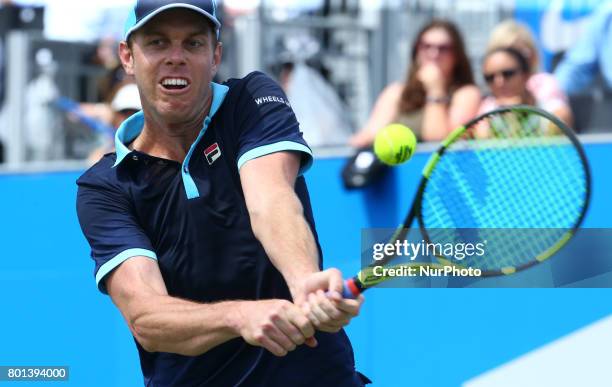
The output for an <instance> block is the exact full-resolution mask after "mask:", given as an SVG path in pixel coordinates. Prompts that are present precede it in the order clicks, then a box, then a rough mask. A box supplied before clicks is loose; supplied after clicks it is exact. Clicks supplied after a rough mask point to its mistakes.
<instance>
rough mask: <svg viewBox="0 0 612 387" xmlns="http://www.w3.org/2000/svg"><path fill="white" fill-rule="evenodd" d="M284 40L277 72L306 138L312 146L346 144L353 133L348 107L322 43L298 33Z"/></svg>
mask: <svg viewBox="0 0 612 387" xmlns="http://www.w3.org/2000/svg"><path fill="white" fill-rule="evenodd" d="M282 44H283V48H284V51H283V52H282V53H281V54H280V55H279V57H280V59H281V64H280V66H279V67H280V71H278V70H277V71H273V72H275V73H279V75H278V79H279V83H280V85H281V87H282V88H283V90H284V91H285V93H286V94H287V99H288V100H289V102H290V103H291V107H292V108H293V111H294V113H295V116H296V117H297V119H298V122H299V123H300V130H301V131H302V132H303V135H304V139H305V140H306V141H307V142H308V144H309V145H310V146H325V145H344V144H346V142H347V141H348V139H349V137H350V135H351V125H350V120H349V117H348V114H347V113H346V111H347V108H346V106H345V105H344V103H343V102H342V100H341V99H340V97H339V96H338V93H337V92H336V90H335V89H334V87H333V86H332V85H331V84H330V83H329V82H328V80H327V79H326V77H325V75H326V74H327V72H328V71H327V69H326V67H325V66H324V64H323V63H322V61H321V60H320V58H319V54H320V52H321V46H320V43H319V42H318V41H316V40H315V39H313V38H312V37H311V36H310V35H294V36H291V37H285V38H284V41H283V43H282ZM274 67H277V66H274ZM275 70H276V69H275Z"/></svg>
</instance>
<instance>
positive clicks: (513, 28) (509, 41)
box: [487, 19, 573, 125]
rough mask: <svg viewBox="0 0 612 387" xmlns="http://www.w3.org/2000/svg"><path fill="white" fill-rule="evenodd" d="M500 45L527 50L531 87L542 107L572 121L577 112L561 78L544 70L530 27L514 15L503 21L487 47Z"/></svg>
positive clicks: (528, 84) (565, 119) (493, 32)
mask: <svg viewBox="0 0 612 387" xmlns="http://www.w3.org/2000/svg"><path fill="white" fill-rule="evenodd" d="M500 47H513V48H515V49H517V50H518V51H520V52H521V54H523V56H524V57H525V59H527V62H528V63H529V71H530V73H531V75H530V77H529V79H528V80H527V90H529V92H531V93H532V94H533V96H534V98H535V99H536V100H537V101H538V103H539V104H540V107H541V108H542V109H544V110H547V111H549V112H550V113H552V114H554V115H556V116H557V117H559V118H560V119H561V120H562V121H564V122H565V123H567V124H568V125H572V123H573V115H572V110H571V108H570V106H569V101H568V98H567V96H566V95H565V93H564V92H563V90H562V89H561V87H560V84H559V82H558V81H557V79H556V78H555V77H554V76H553V75H552V74H550V73H547V72H543V71H542V70H541V67H540V58H539V52H538V48H537V45H536V42H535V38H534V36H533V33H532V32H531V30H530V29H529V27H528V26H526V25H525V24H523V23H520V22H517V21H515V20H512V19H509V20H505V21H502V22H501V23H499V24H498V25H497V26H496V27H495V28H494V29H493V30H492V31H491V35H490V36H489V42H488V44H487V51H493V50H495V49H497V48H500Z"/></svg>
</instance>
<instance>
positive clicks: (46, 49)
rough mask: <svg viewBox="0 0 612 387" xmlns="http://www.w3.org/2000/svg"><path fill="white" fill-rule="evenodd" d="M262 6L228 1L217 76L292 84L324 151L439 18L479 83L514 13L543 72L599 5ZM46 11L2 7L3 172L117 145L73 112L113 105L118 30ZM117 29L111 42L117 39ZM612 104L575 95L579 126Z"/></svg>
mask: <svg viewBox="0 0 612 387" xmlns="http://www.w3.org/2000/svg"><path fill="white" fill-rule="evenodd" d="M227 3H228V4H229V3H230V2H227ZM261 3H262V4H260V6H258V7H252V8H251V9H247V10H241V11H240V12H236V11H235V10H233V9H231V8H228V7H225V8H224V9H223V19H224V20H223V24H224V27H223V30H222V37H221V40H222V41H223V42H224V58H223V64H222V67H221V69H220V71H219V75H218V79H217V80H218V81H223V80H225V79H227V78H230V77H240V76H244V75H245V74H247V73H248V72H250V71H253V70H263V71H265V72H267V73H269V74H271V75H273V76H274V77H276V79H278V80H279V83H280V84H281V85H282V86H283V87H284V88H285V90H286V91H287V94H288V95H289V97H290V101H291V102H292V104H293V105H294V107H295V110H296V114H297V116H298V120H299V121H300V123H301V127H302V130H303V131H304V135H305V137H306V139H307V140H308V141H309V142H310V143H311V144H312V145H313V146H315V147H317V148H319V147H345V146H346V139H347V138H348V136H349V135H350V134H351V133H353V132H354V131H356V130H357V129H358V128H359V127H360V125H362V124H363V122H364V121H365V120H366V118H367V116H368V113H369V111H370V109H371V106H372V104H373V102H374V100H375V98H376V96H377V95H378V93H379V92H380V91H381V90H382V89H383V88H384V87H385V85H387V84H388V83H390V82H392V81H396V80H401V79H403V78H404V76H405V74H406V71H407V63H408V55H409V52H408V51H409V48H410V45H411V42H412V40H413V39H414V36H415V35H416V32H417V31H418V30H419V29H420V27H421V26H422V25H423V24H425V23H426V22H427V21H429V20H431V18H434V17H435V18H446V19H450V20H452V21H454V22H455V23H456V24H457V25H458V26H459V27H460V29H461V31H462V33H463V34H464V38H465V40H466V45H467V49H468V52H469V56H470V60H471V62H472V65H473V69H474V72H475V75H476V79H477V80H478V81H479V82H481V80H480V77H479V74H480V69H481V60H482V57H483V54H484V51H485V49H486V41H487V39H488V35H489V32H490V31H491V29H492V28H493V26H494V25H496V24H497V23H498V22H499V21H501V20H503V19H506V18H509V17H513V18H516V19H518V20H520V21H523V22H524V23H526V24H528V25H529V26H530V27H531V29H532V30H533V31H534V33H535V35H536V37H537V38H538V44H539V45H540V49H541V53H542V55H543V58H544V61H543V62H544V63H543V66H544V68H545V69H546V70H548V71H552V69H553V68H554V65H555V64H556V62H557V61H558V58H560V57H561V56H562V53H563V52H564V51H565V50H566V49H567V48H569V47H571V46H572V45H573V44H574V43H575V41H576V40H577V39H578V37H579V36H580V32H581V31H582V30H583V29H584V28H585V25H586V23H587V22H588V19H589V15H590V13H591V12H592V11H593V9H594V8H595V7H596V6H597V5H598V4H599V3H600V2H597V1H591V0H582V1H578V0H572V1H563V0H551V1H536V2H533V1H527V0H515V1H514V2H502V1H480V0H478V1H477V0H458V1H442V0H428V1H426V0H420V1H419V0H404V1H402V0H395V1H392V0H388V1H357V0H355V1H351V0H325V1H318V2H317V1H308V2H305V3H308V4H307V6H304V7H297V6H295V7H293V8H292V7H288V6H285V7H282V6H280V5H279V4H281V3H282V2H278V1H267V2H266V1H262V2H261ZM286 3H292V4H294V5H295V4H299V3H300V2H299V1H294V2H286ZM47 7H48V6H47ZM45 12H46V9H45V7H43V6H37V7H26V6H17V5H13V6H0V141H1V142H2V146H1V147H0V159H2V160H3V162H4V168H5V169H6V168H10V169H19V168H22V167H23V166H24V165H26V164H28V163H32V162H48V161H50V160H84V159H86V158H87V156H88V154H89V153H90V152H91V151H92V149H95V148H96V147H99V146H100V144H101V143H103V142H108V141H109V139H108V133H106V132H104V131H101V130H99V127H98V126H97V125H95V124H92V123H91V122H90V121H88V120H83V119H79V114H80V112H78V111H75V109H77V110H78V106H79V104H80V103H108V102H110V99H109V97H108V95H105V93H106V92H107V91H108V90H104V89H105V88H108V87H109V86H108V85H107V84H106V83H108V82H112V81H113V80H115V81H116V80H117V79H116V78H120V75H119V73H118V72H117V71H118V70H117V63H116V60H115V62H113V59H112V58H111V59H109V58H105V56H108V55H109V54H108V53H109V52H110V53H111V54H110V55H112V53H113V50H115V48H116V37H117V36H120V34H121V32H120V31H119V32H117V31H108V27H105V29H106V30H107V32H108V34H107V35H108V36H107V37H98V40H97V41H91V39H87V40H85V39H83V41H80V40H79V38H78V37H76V38H75V39H74V40H71V41H64V40H57V39H49V37H47V36H46V35H45V34H44V33H43V30H44V23H43V20H46V19H44V13H45ZM115 14H117V12H115ZM119 14H120V13H119ZM118 24H120V23H114V24H113V23H110V24H108V25H118ZM110 36H114V37H115V41H111V42H110V43H109V41H108V37H110ZM109 62H110V63H111V65H109ZM113 63H114V67H113V65H112V64H113ZM105 82H106V83H105ZM481 85H482V83H481ZM58 101H63V102H66V101H74V102H75V104H73V105H66V103H58ZM610 101H612V94H610V93H609V92H607V91H605V90H604V89H603V88H599V87H594V88H592V89H589V90H588V91H587V92H585V93H584V94H581V95H578V96H573V97H572V100H571V102H572V108H573V110H574V114H575V116H576V128H577V129H578V130H579V131H580V132H583V133H588V132H601V131H607V130H608V129H609V127H610V125H609V123H610V122H612V112H611V111H610V109H606V108H605V106H606V105H607V106H609V103H610ZM313 112H316V113H317V114H316V117H315V115H314V114H313Z"/></svg>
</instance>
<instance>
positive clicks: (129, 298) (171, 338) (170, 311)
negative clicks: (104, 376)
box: [106, 257, 314, 356]
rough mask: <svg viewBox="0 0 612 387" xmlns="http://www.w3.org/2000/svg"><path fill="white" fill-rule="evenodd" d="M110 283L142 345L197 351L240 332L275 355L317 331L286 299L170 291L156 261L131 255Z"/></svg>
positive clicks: (188, 352)
mask: <svg viewBox="0 0 612 387" xmlns="http://www.w3.org/2000/svg"><path fill="white" fill-rule="evenodd" d="M106 288H107V290H108V293H109V295H110V296H111V298H112V300H113V302H114V303H115V305H116V306H117V307H118V308H119V310H120V311H121V313H122V315H123V316H124V318H125V320H126V321H127V323H128V326H129V328H130V330H131V332H132V334H133V335H134V337H135V338H136V340H138V342H139V343H140V344H141V345H142V347H143V348H144V349H145V350H147V351H149V352H171V353H178V354H181V355H186V356H195V355H200V354H202V353H205V352H207V351H208V350H210V349H212V348H214V347H216V346H217V345H220V344H222V343H224V342H226V341H228V340H231V339H233V338H236V337H243V338H244V339H245V341H247V342H248V343H249V344H252V345H258V346H262V347H264V348H266V349H267V350H269V351H270V352H272V353H274V354H275V355H277V356H283V355H285V354H287V352H288V351H291V350H293V349H295V347H296V345H300V344H302V343H303V342H304V341H305V340H306V338H307V337H311V336H312V335H313V334H314V329H313V326H312V325H311V324H310V322H309V321H308V319H307V318H306V317H305V316H304V314H303V312H302V311H301V310H300V309H299V308H297V307H296V306H295V305H293V304H292V303H290V302H288V301H285V300H263V301H226V302H219V303H212V304H202V303H197V302H192V301H187V300H183V299H179V298H176V297H171V296H169V295H168V292H167V290H166V286H165V284H164V281H163V278H162V276H161V273H160V271H159V267H158V265H157V262H156V261H155V260H153V259H150V258H147V257H133V258H130V259H128V260H127V261H125V262H124V263H123V264H121V265H120V266H119V267H118V268H116V269H115V270H114V271H113V272H112V273H111V274H110V275H109V276H108V278H107V280H106Z"/></svg>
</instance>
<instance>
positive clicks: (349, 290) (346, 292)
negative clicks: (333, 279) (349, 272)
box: [342, 278, 361, 299]
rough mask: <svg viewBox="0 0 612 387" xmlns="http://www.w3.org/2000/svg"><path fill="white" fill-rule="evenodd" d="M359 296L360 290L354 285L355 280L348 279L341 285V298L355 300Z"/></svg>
mask: <svg viewBox="0 0 612 387" xmlns="http://www.w3.org/2000/svg"><path fill="white" fill-rule="evenodd" d="M360 294H361V290H360V289H359V288H358V287H357V285H355V280H354V279H352V278H350V279H347V280H345V281H344V283H343V284H342V297H344V298H350V299H355V298H357V297H358V296H359V295H360Z"/></svg>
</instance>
